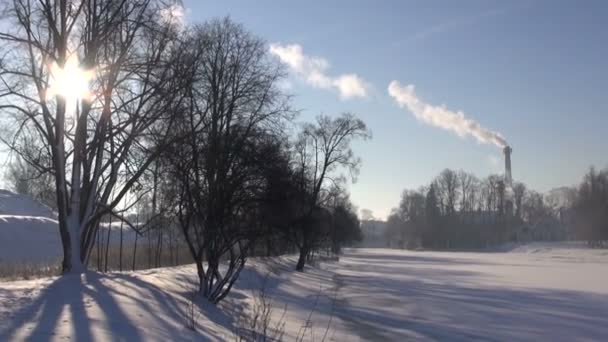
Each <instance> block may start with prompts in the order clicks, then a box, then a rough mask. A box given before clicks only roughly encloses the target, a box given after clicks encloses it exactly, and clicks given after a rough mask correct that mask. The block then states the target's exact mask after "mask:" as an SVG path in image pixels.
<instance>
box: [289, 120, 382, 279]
mask: <svg viewBox="0 0 608 342" xmlns="http://www.w3.org/2000/svg"><path fill="white" fill-rule="evenodd" d="M369 137H371V133H370V131H369V130H368V128H367V126H366V125H365V123H364V122H363V121H361V120H359V119H357V118H356V117H355V116H354V115H353V114H350V113H344V114H342V115H341V116H339V117H336V118H334V119H332V118H330V117H328V116H324V115H321V116H318V117H317V120H316V123H314V124H306V125H304V127H303V130H302V132H301V133H300V135H299V137H298V140H297V142H296V144H295V151H294V153H295V162H296V169H297V172H298V174H299V175H298V176H299V178H300V180H299V182H300V184H302V186H303V187H304V189H305V192H306V193H307V194H308V199H307V200H306V204H305V208H304V211H303V216H302V220H301V222H300V223H299V224H297V225H296V239H295V240H296V244H297V246H298V248H299V249H300V256H299V259H298V263H297V265H296V270H298V271H302V270H303V269H304V265H305V263H306V258H307V256H308V254H309V253H310V252H311V251H312V248H313V246H314V244H315V240H316V239H318V238H319V236H317V234H315V231H314V224H315V222H317V223H318V220H315V219H313V218H314V217H315V216H320V215H321V213H320V209H321V207H322V206H323V204H324V202H325V201H326V200H327V198H328V196H327V195H328V193H329V189H330V188H331V187H332V186H333V185H335V184H338V183H339V182H340V181H341V180H340V179H339V178H340V176H341V171H343V170H345V171H347V172H348V173H349V174H350V175H351V177H352V179H353V180H355V177H356V174H357V172H358V169H359V164H360V160H359V159H358V158H357V157H355V155H354V153H353V151H352V149H351V142H352V141H353V140H354V139H368V138H369Z"/></svg>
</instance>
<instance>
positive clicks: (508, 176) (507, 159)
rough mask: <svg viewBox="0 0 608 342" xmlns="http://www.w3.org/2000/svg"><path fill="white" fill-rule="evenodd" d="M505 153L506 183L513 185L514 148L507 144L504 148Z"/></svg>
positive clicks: (508, 185) (509, 185)
mask: <svg viewBox="0 0 608 342" xmlns="http://www.w3.org/2000/svg"><path fill="white" fill-rule="evenodd" d="M503 152H504V154H505V185H506V186H507V187H511V185H512V183H513V178H512V177H511V152H513V149H512V148H511V147H510V146H505V148H504V149H503Z"/></svg>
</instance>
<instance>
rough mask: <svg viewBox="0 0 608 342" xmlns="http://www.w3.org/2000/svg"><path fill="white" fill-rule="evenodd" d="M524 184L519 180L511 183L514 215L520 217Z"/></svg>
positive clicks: (524, 193)
mask: <svg viewBox="0 0 608 342" xmlns="http://www.w3.org/2000/svg"><path fill="white" fill-rule="evenodd" d="M526 191H527V189H526V185H525V184H524V183H521V182H515V183H514V184H513V202H514V204H515V217H517V218H519V219H521V214H522V204H523V200H524V198H525V197H526Z"/></svg>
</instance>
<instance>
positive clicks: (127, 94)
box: [0, 0, 370, 303]
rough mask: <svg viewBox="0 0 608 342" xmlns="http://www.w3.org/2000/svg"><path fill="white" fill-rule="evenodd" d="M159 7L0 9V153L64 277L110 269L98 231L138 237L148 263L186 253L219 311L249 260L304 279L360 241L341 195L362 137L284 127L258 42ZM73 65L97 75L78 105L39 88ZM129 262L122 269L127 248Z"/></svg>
mask: <svg viewBox="0 0 608 342" xmlns="http://www.w3.org/2000/svg"><path fill="white" fill-rule="evenodd" d="M171 6H173V5H169V4H167V3H165V2H163V1H153V0H152V1H150V0H137V1H82V2H81V3H79V5H78V6H67V7H66V6H59V5H58V4H56V3H55V2H53V1H51V2H37V3H32V4H31V8H30V7H27V8H26V7H24V6H20V5H19V2H15V4H14V5H7V7H9V8H8V9H7V11H6V13H7V15H6V16H5V17H3V21H6V23H5V24H7V25H14V26H15V27H17V28H18V29H15V30H14V31H12V32H9V33H7V34H6V35H2V37H0V42H1V43H2V44H3V49H5V50H3V51H8V52H7V54H6V55H5V56H3V57H2V60H0V78H2V82H0V94H1V95H0V97H1V99H0V100H1V101H2V103H10V106H3V107H2V110H3V111H5V112H7V114H9V115H7V117H10V118H11V120H12V121H11V122H10V125H7V127H6V128H7V130H6V131H7V132H9V134H6V135H5V136H2V141H3V142H5V143H6V144H7V145H8V146H9V148H10V150H11V151H12V153H13V156H14V157H15V160H18V162H17V163H19V164H16V165H15V166H14V167H13V168H12V169H11V178H12V179H13V180H14V181H15V185H16V188H17V189H18V190H20V191H25V192H27V191H30V192H32V194H33V195H34V196H35V197H37V198H41V199H42V198H44V199H45V200H50V201H51V202H53V203H52V204H54V205H53V207H54V208H55V210H56V211H57V213H58V222H59V230H60V235H61V241H62V247H63V252H64V258H63V262H62V269H63V272H64V273H69V272H75V273H79V272H83V271H84V270H85V269H86V268H87V267H88V266H90V263H91V260H95V261H97V263H98V268H102V261H101V260H102V259H103V260H105V265H104V266H105V267H104V268H108V259H111V258H110V257H109V255H110V254H111V252H112V250H111V249H110V248H109V245H110V243H109V241H110V239H111V236H110V233H111V230H107V234H105V243H104V235H103V234H102V235H100V233H99V232H100V229H103V227H104V225H108V224H110V223H111V222H113V223H114V224H115V225H116V224H118V222H121V223H123V224H124V227H128V228H129V229H133V230H135V231H136V232H137V233H138V234H137V235H136V239H137V238H138V237H140V236H145V237H146V238H147V239H149V241H148V242H147V244H146V246H147V248H146V250H147V252H148V263H149V264H150V265H160V258H161V256H162V255H164V254H166V252H164V251H166V248H170V249H171V248H177V246H180V248H184V249H186V250H187V251H188V253H189V254H190V257H191V259H192V260H193V261H194V262H195V264H196V266H197V274H198V278H199V285H200V293H201V294H202V295H203V296H204V297H206V298H207V299H208V300H209V301H211V302H213V303H217V302H218V301H220V300H221V299H222V298H224V297H225V296H226V295H227V293H228V292H229V291H230V289H231V287H232V285H233V284H234V282H235V281H236V279H237V278H238V276H239V273H240V271H241V270H242V269H243V267H244V265H245V262H246V260H247V258H248V257H249V256H251V255H276V254H280V253H285V252H298V254H299V259H298V262H297V265H295V267H296V269H297V270H299V271H302V270H303V269H304V266H305V264H306V263H307V262H308V261H309V260H311V258H312V257H313V256H314V255H315V254H316V253H318V252H320V251H325V250H327V251H329V252H334V253H337V252H339V250H340V248H341V246H343V245H344V244H347V243H349V242H350V241H353V240H356V239H360V235H361V234H360V230H359V220H358V218H357V215H356V209H355V208H354V206H353V205H352V203H351V201H350V199H349V194H348V192H347V190H346V186H345V185H346V184H347V181H348V178H347V176H352V179H353V180H354V176H355V175H356V174H357V171H358V169H359V166H360V160H359V159H358V158H357V157H356V156H355V155H354V153H353V151H352V149H351V142H352V141H353V140H357V139H361V140H365V139H367V138H369V137H370V132H369V130H368V128H367V127H366V125H365V123H364V122H363V121H361V120H359V119H358V118H356V117H355V116H354V115H353V114H350V113H343V114H340V115H335V116H333V117H329V116H325V115H321V116H318V117H317V118H316V120H315V121H314V122H311V123H306V124H295V123H294V120H295V117H296V113H297V111H296V110H294V109H292V108H291V103H290V99H291V96H290V94H286V93H285V92H284V90H283V88H281V87H280V82H281V81H282V80H283V79H284V77H285V75H286V73H285V71H284V69H283V67H282V65H281V64H280V63H279V61H278V60H277V59H276V58H273V57H272V56H270V55H269V51H268V46H267V44H266V42H264V41H263V40H261V39H260V38H258V37H256V36H255V35H254V34H252V33H251V32H249V31H247V30H246V29H245V28H243V27H242V26H241V25H239V24H237V23H234V22H233V21H231V20H230V19H222V20H210V21H209V22H207V23H205V24H200V25H194V26H188V25H186V24H184V23H179V22H178V21H179V20H175V18H174V17H173V16H172V13H173V12H172V11H173V8H172V7H171ZM23 17H27V18H29V20H27V21H23V20H20V19H21V18H23ZM3 23H4V22H3ZM33 25H35V26H36V28H34V27H33ZM33 31H36V34H35V35H31V34H28V33H29V32H33ZM37 56H45V58H43V59H40V58H38V57H37ZM74 58H76V59H77V60H78V64H79V66H80V67H81V68H82V69H84V70H88V71H89V73H90V74H91V75H94V76H93V79H92V80H91V81H90V94H88V95H87V96H82V94H79V97H78V98H72V95H74V94H71V93H70V91H71V89H69V86H68V87H66V86H65V85H63V88H60V89H54V88H53V83H52V77H51V76H53V75H52V73H53V68H52V67H51V65H55V66H56V67H57V68H62V67H64V66H65V65H67V64H69V63H73V62H71V61H73V60H74ZM76 76H77V75H76ZM32 80H33V81H32ZM49 80H51V81H49ZM29 82H34V83H35V87H34V86H32V87H29V86H28V87H25V86H21V85H23V84H29ZM34 89H38V91H34ZM47 89H50V90H53V91H52V92H50V94H52V95H49V94H47V92H46V90H47ZM28 179H37V180H38V181H37V182H36V183H34V182H32V183H28V181H27V180H28ZM49 182H50V184H51V186H50V187H48V185H49ZM39 183H41V184H39ZM29 185H31V186H29ZM48 189H52V190H53V191H52V193H51V194H49V191H48ZM134 217H135V218H136V219H135V220H136V221H137V222H133V218H134ZM176 228H177V230H178V231H179V232H180V234H181V236H182V238H181V239H175V237H174V232H175V229H176ZM152 239H157V240H156V243H155V242H154V241H152ZM167 239H168V240H167ZM120 241H122V239H121V240H120ZM170 241H182V242H181V243H179V244H178V243H173V244H171V245H169V246H166V245H164V244H165V243H167V242H170ZM140 245H141V243H140ZM136 246H138V241H137V240H135V241H134V248H137V247H136ZM140 248H141V247H140ZM93 251H95V253H96V254H93ZM118 253H119V258H118V260H119V267H120V268H127V267H128V266H125V265H123V264H122V260H123V257H124V255H122V254H123V249H122V248H120V250H119V251H118ZM170 254H173V256H179V255H180V254H181V253H170ZM131 259H132V263H133V264H132V265H131V268H134V267H135V266H134V265H135V262H136V252H135V251H134V252H133V257H132V258H131ZM220 263H222V264H223V265H225V267H224V266H222V267H221V268H220Z"/></svg>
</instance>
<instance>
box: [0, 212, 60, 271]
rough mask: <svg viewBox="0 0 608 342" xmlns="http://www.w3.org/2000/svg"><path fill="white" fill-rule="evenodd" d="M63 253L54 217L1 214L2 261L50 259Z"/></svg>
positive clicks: (0, 252)
mask: <svg viewBox="0 0 608 342" xmlns="http://www.w3.org/2000/svg"><path fill="white" fill-rule="evenodd" d="M61 255H62V249H61V240H60V237H59V226H58V224H57V221H56V220H55V219H52V218H48V217H42V216H12V215H0V262H9V261H10V262H48V261H54V260H55V259H58V258H59V257H60V256H61Z"/></svg>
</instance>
